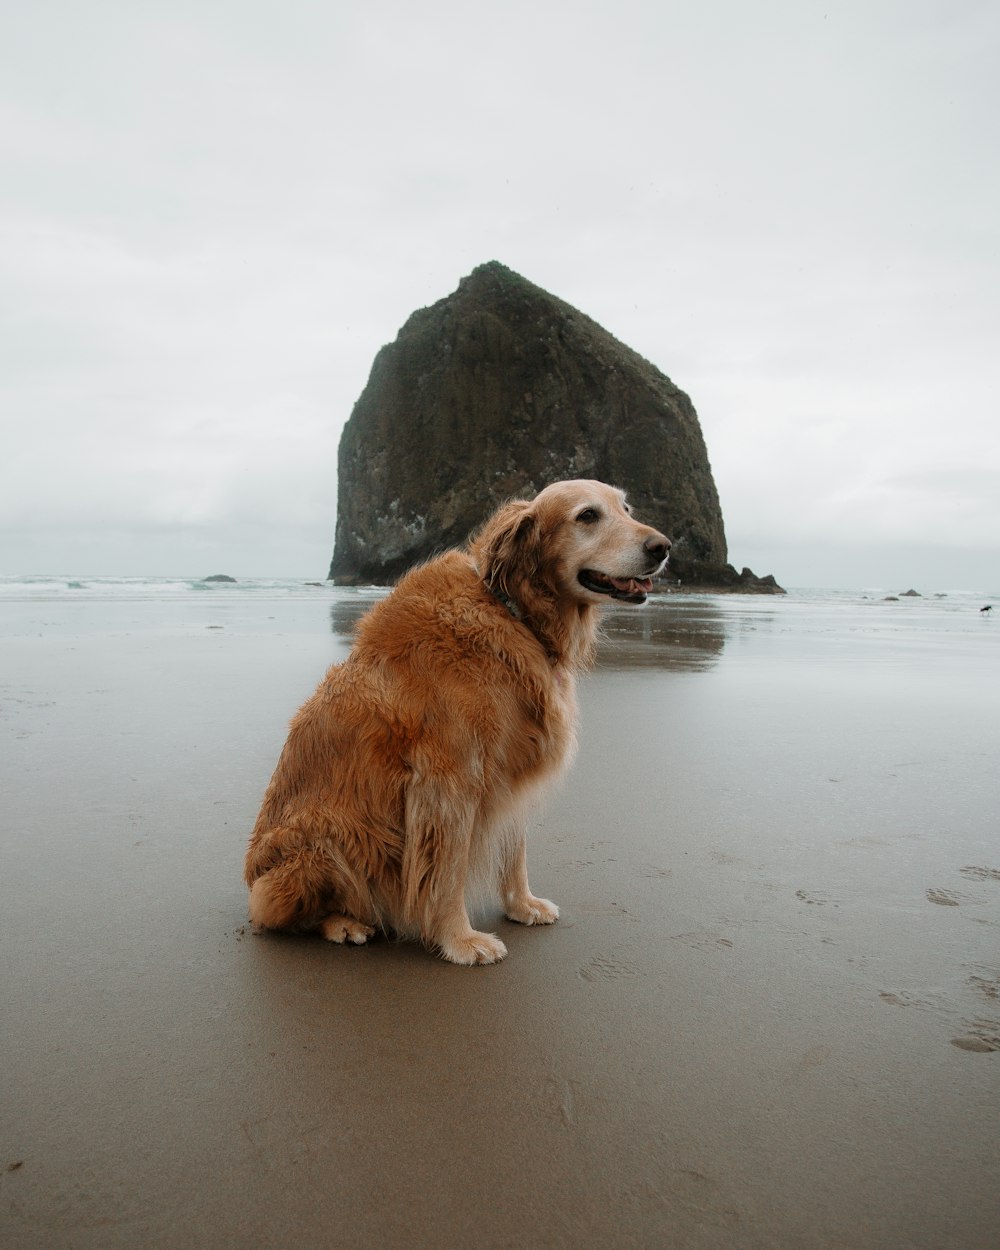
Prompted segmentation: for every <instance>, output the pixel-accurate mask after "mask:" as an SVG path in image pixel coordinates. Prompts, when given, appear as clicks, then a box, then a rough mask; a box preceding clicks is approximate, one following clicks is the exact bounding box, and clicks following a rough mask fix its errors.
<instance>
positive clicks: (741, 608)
mask: <svg viewBox="0 0 1000 1250" xmlns="http://www.w3.org/2000/svg"><path fill="white" fill-rule="evenodd" d="M385 594H386V590H385V588H383V587H378V586H369V587H335V586H333V585H331V584H330V583H328V582H310V581H305V580H303V579H298V578H294V579H293V578H288V579H282V578H241V579H239V580H238V581H235V582H210V581H205V580H202V579H198V578H169V577H154V578H147V577H87V576H79V575H63V576H53V575H44V576H43V575H35V576H19V577H11V576H7V577H0V637H8V638H10V637H55V636H67V635H71V634H76V635H86V636H91V637H94V636H100V635H109V636H115V635H126V634H133V633H143V634H150V635H152V634H161V635H163V634H167V635H177V634H184V635H192V634H200V633H202V632H203V631H205V630H213V631H219V632H220V633H224V632H225V631H229V633H236V634H254V635H262V634H268V635H273V634H277V633H284V634H296V635H300V636H303V635H311V636H313V637H318V638H321V637H322V636H323V635H328V634H329V633H331V632H332V633H333V634H334V635H335V636H336V637H337V639H338V648H337V650H338V652H341V653H344V652H345V651H346V646H347V645H348V641H349V639H350V635H351V633H352V630H353V628H354V625H355V624H356V622H357V621H358V619H359V618H360V617H361V616H362V615H363V614H364V613H365V612H366V611H367V610H368V609H369V608H370V607H371V605H372V604H373V603H375V602H377V601H378V600H379V599H380V598H382V597H383V596H384V595H385ZM994 600H997V601H1000V595H997V596H991V595H990V594H989V593H988V592H970V591H964V590H948V591H936V592H927V593H923V592H922V593H920V594H919V595H917V596H907V595H905V594H900V592H899V589H898V588H878V587H873V588H867V589H859V590H837V589H834V590H827V589H808V588H807V589H792V590H790V591H789V592H788V594H786V595H710V594H705V595H700V594H688V593H684V594H676V593H674V594H671V593H666V594H658V595H654V596H652V597H651V598H650V600H649V601H648V602H647V604H646V605H645V606H644V607H643V608H640V609H636V608H634V607H626V606H614V607H611V608H610V609H609V610H608V611H607V612H606V613H605V614H604V617H603V620H604V625H603V631H602V644H601V648H600V662H601V664H602V665H603V666H604V667H610V668H652V669H656V668H661V669H672V670H687V671H706V670H710V669H715V668H717V667H718V666H719V665H720V664H726V665H730V666H731V665H732V664H733V663H734V662H737V661H743V662H745V663H751V662H752V663H756V664H763V663H771V664H777V663H779V662H786V661H789V660H794V661H795V663H796V664H798V665H802V664H803V663H808V662H810V661H811V662H812V663H814V664H821V665H824V666H830V665H832V666H836V665H838V664H850V665H852V666H854V667H855V668H856V667H857V666H858V665H863V664H881V665H891V666H894V667H895V668H897V669H898V668H900V667H901V666H903V667H906V666H909V667H911V668H912V670H913V673H914V675H922V674H924V673H925V672H926V671H927V669H928V668H937V667H940V663H941V662H942V660H943V658H944V657H946V656H947V657H950V660H951V661H953V662H957V661H958V660H959V659H960V658H961V659H962V660H964V661H968V662H969V666H968V671H969V672H971V673H975V672H976V671H977V669H976V666H977V664H980V663H982V664H983V665H985V666H986V667H991V666H992V664H993V663H994V662H995V660H996V658H997V656H998V654H1000V641H998V640H1000V620H994V619H993V617H994V613H984V612H981V610H980V609H981V608H983V607H984V606H985V605H987V604H989V603H991V602H993V601H994ZM998 612H1000V608H998Z"/></svg>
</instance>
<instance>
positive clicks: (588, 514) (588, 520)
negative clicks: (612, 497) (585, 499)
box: [576, 508, 601, 525]
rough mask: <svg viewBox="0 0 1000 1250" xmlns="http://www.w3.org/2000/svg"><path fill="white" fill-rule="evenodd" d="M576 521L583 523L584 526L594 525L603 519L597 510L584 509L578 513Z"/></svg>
mask: <svg viewBox="0 0 1000 1250" xmlns="http://www.w3.org/2000/svg"><path fill="white" fill-rule="evenodd" d="M576 519H577V520H578V521H582V522H583V524H584V525H593V524H594V522H595V521H599V520H600V519H601V514H600V513H599V512H598V511H597V509H596V508H584V510H583V511H582V512H578V513H577V516H576Z"/></svg>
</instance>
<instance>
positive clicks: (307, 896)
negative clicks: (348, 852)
mask: <svg viewBox="0 0 1000 1250" xmlns="http://www.w3.org/2000/svg"><path fill="white" fill-rule="evenodd" d="M289 840H290V841H291V840H292V839H289ZM286 845H287V843H286ZM347 913H353V914H347ZM362 916H363V917H365V919H374V917H373V915H372V908H371V903H370V899H369V897H368V895H367V891H366V890H364V889H363V888H360V889H359V886H358V882H357V880H356V879H355V877H354V874H353V873H352V872H351V871H350V869H349V867H348V865H347V863H346V862H345V861H344V860H343V858H342V857H341V856H340V855H337V854H336V853H335V852H333V851H332V850H331V849H330V848H329V847H323V848H322V849H318V848H315V847H310V846H299V847H297V848H295V849H288V850H287V852H286V854H285V856H284V858H283V859H281V860H280V861H279V862H278V863H276V864H275V865H274V866H273V867H271V868H269V869H267V870H266V871H265V872H263V873H262V874H261V875H260V876H259V877H257V878H256V880H255V881H254V882H253V884H252V885H251V887H250V922H251V924H252V925H253V926H254V928H256V929H312V928H318V929H319V930H320V931H321V932H322V934H323V936H324V937H325V938H327V939H329V940H330V941H331V942H345V941H349V942H353V943H355V944H356V945H360V944H361V943H363V942H365V941H367V940H368V938H369V937H371V936H372V934H373V933H374V929H373V928H371V927H370V926H369V925H367V924H366V923H365V922H364V920H362V919H358V917H362Z"/></svg>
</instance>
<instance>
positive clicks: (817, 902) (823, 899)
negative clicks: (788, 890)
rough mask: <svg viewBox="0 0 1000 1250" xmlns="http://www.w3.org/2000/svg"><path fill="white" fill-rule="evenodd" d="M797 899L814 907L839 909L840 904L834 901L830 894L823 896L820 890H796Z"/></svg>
mask: <svg viewBox="0 0 1000 1250" xmlns="http://www.w3.org/2000/svg"><path fill="white" fill-rule="evenodd" d="M795 897H796V898H797V899H799V901H800V902H803V903H809V904H810V906H812V907H827V906H831V907H839V906H840V904H839V903H836V902H834V901H833V899H831V898H830V896H829V895H828V894H822V893H820V892H819V891H818V890H796V891H795Z"/></svg>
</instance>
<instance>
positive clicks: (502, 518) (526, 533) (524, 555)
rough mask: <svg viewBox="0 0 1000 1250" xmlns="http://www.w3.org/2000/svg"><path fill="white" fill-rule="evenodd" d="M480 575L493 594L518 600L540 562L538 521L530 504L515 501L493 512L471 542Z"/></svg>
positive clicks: (535, 573)
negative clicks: (521, 589) (520, 591)
mask: <svg viewBox="0 0 1000 1250" xmlns="http://www.w3.org/2000/svg"><path fill="white" fill-rule="evenodd" d="M472 552H473V556H474V557H475V561H476V567H477V568H478V569H479V575H480V576H481V577H482V579H483V581H485V583H486V585H487V586H489V588H490V589H491V590H493V591H495V592H499V593H500V594H503V595H507V596H508V597H509V598H512V599H517V597H518V591H519V588H520V586H521V585H523V583H524V582H526V581H530V580H531V579H532V578H533V577H534V576H536V575H537V572H538V568H539V564H540V562H541V550H540V539H539V530H538V520H537V517H536V516H535V514H534V512H533V511H532V507H531V504H530V503H528V502H527V501H526V500H524V499H514V500H512V501H511V502H510V503H506V504H504V505H503V507H502V508H500V509H499V511H497V512H494V514H493V515H492V516H491V517H490V519H489V520H488V521H487V522H486V523H485V524H484V525H483V527H482V529H481V530H480V531H479V533H478V534H477V535H476V537H475V538H474V539H473V542H472Z"/></svg>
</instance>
